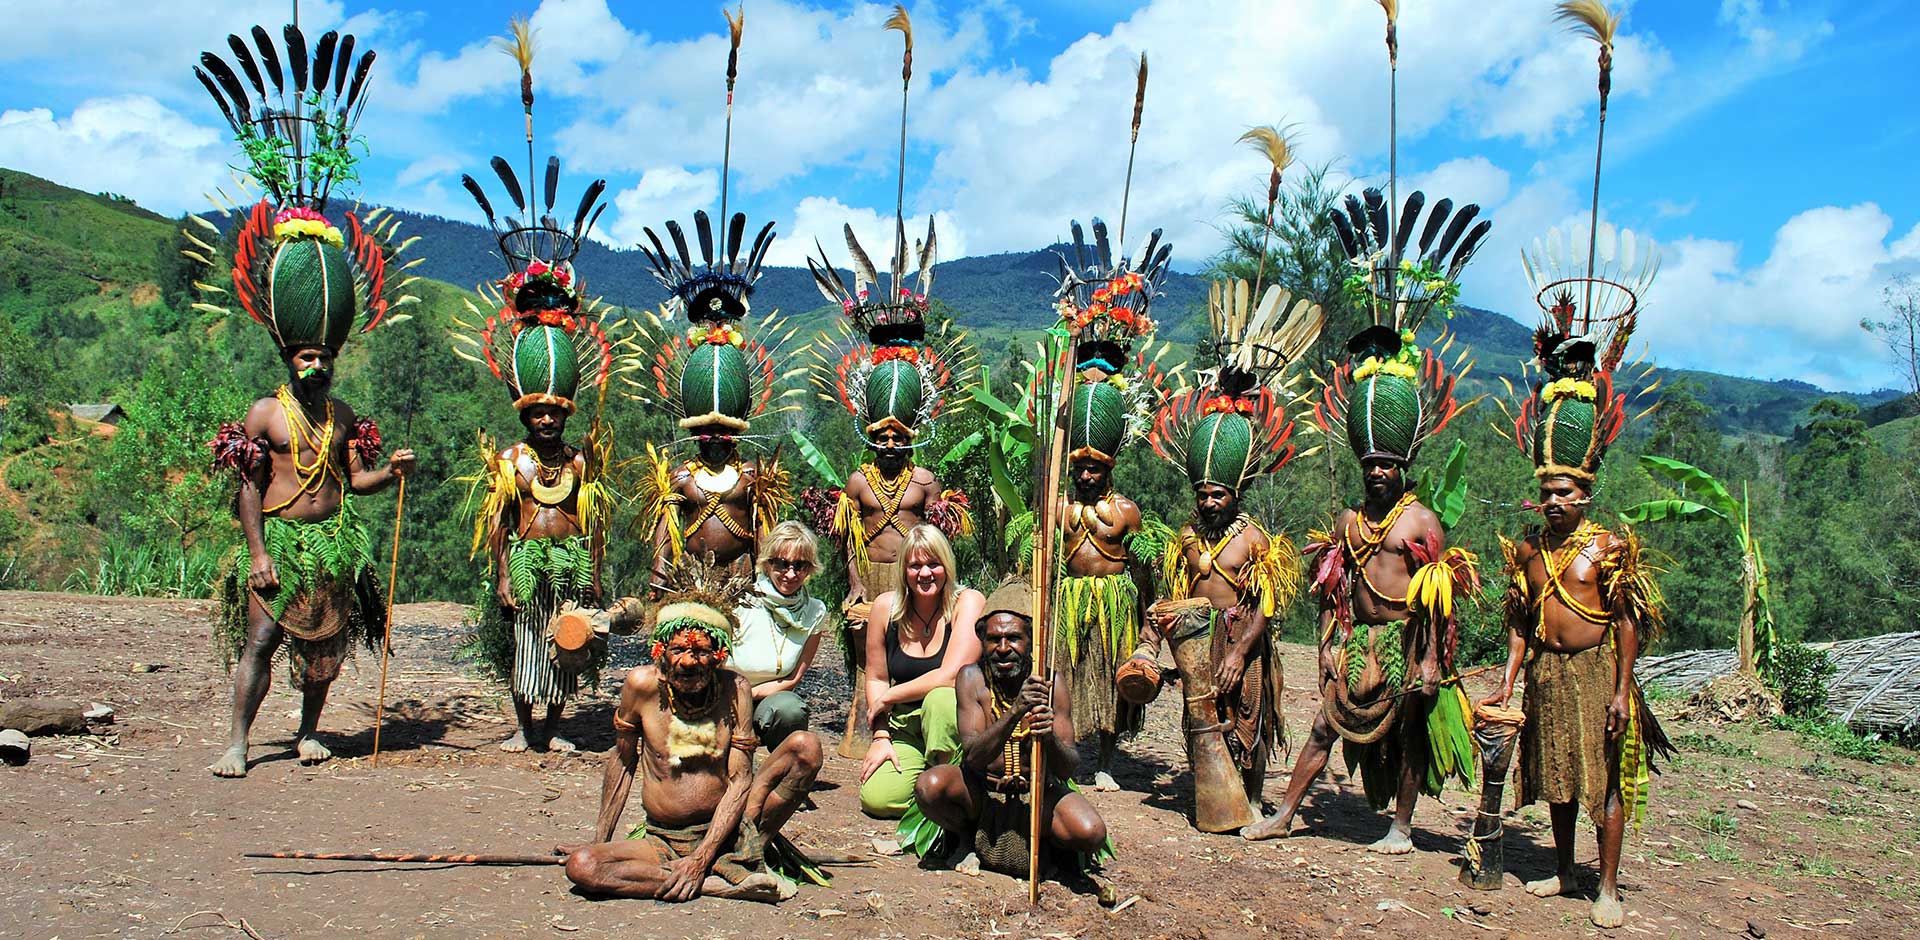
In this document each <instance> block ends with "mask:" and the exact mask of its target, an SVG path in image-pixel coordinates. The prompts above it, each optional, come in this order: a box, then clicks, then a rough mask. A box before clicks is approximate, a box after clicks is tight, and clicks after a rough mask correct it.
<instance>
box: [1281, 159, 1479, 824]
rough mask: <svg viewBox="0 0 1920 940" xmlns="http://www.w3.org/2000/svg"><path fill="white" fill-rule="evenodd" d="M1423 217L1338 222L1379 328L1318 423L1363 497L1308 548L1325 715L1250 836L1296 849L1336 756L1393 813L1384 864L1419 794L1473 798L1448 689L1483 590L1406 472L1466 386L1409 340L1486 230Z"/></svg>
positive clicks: (1326, 401) (1453, 694) (1339, 373)
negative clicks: (1311, 793)
mask: <svg viewBox="0 0 1920 940" xmlns="http://www.w3.org/2000/svg"><path fill="white" fill-rule="evenodd" d="M1425 201H1426V197H1425V195H1424V194H1422V193H1418V192H1416V193H1413V194H1411V195H1410V196H1408V197H1407V201H1406V204H1405V207H1404V209H1403V211H1402V212H1401V213H1400V216H1399V221H1398V225H1399V226H1400V229H1401V231H1402V232H1403V233H1405V234H1404V235H1403V236H1402V237H1401V238H1399V239H1397V240H1390V239H1388V238H1386V237H1384V231H1385V230H1384V228H1381V229H1376V228H1375V226H1374V224H1373V220H1374V219H1375V218H1376V217H1378V218H1384V203H1385V198H1384V197H1383V196H1382V195H1381V193H1380V191H1379V190H1368V191H1367V192H1366V194H1365V198H1364V200H1362V199H1361V198H1359V197H1350V198H1349V203H1348V206H1347V208H1346V211H1345V212H1344V213H1342V212H1336V213H1335V214H1334V216H1333V218H1334V220H1335V221H1334V225H1335V229H1336V231H1337V232H1338V233H1339V235H1340V237H1341V239H1342V247H1343V248H1344V249H1346V250H1347V254H1348V256H1349V257H1350V258H1351V259H1353V263H1354V265H1355V266H1356V267H1357V268H1361V269H1364V271H1365V276H1364V277H1363V278H1362V279H1361V280H1362V282H1363V283H1364V288H1363V289H1359V290H1356V293H1360V294H1361V296H1359V297H1356V298H1354V299H1355V300H1356V301H1358V302H1360V303H1362V304H1364V305H1365V306H1367V307H1368V308H1370V309H1371V310H1372V311H1373V313H1374V325H1372V326H1370V327H1368V328H1367V329H1365V330H1362V331H1361V332H1360V333H1358V334H1356V335H1355V336H1354V337H1353V338H1352V339H1351V340H1349V341H1348V343H1347V362H1346V363H1345V364H1343V365H1342V366H1340V367H1339V368H1338V369H1336V370H1335V371H1334V374H1333V377H1332V380H1331V381H1329V382H1328V383H1327V385H1326V387H1325V388H1324V389H1323V391H1322V393H1321V395H1320V400H1319V401H1317V402H1316V403H1315V405H1314V417H1315V420H1316V421H1317V422H1318V424H1319V425H1320V427H1321V429H1322V430H1324V431H1326V432H1327V434H1328V436H1329V437H1333V436H1336V435H1339V434H1340V433H1342V432H1344V434H1345V436H1346V439H1347V444H1348V446H1349V447H1350V448H1351V449H1352V450H1353V456H1354V459H1355V460H1357V461H1359V463H1360V469H1361V479H1362V483H1363V486H1364V493H1365V496H1364V499H1363V500H1362V501H1361V502H1360V504H1359V505H1357V506H1353V507H1350V508H1347V509H1345V510H1343V511H1342V512H1341V513H1340V514H1339V516H1338V517H1337V518H1336V519H1335V520H1334V523H1333V527H1332V531H1331V532H1316V533H1314V534H1313V544H1312V545H1309V546H1308V552H1309V554H1310V556H1311V557H1312V558H1313V561H1312V563H1311V565H1310V568H1309V570H1310V571H1311V572H1312V579H1311V580H1312V591H1313V594H1314V595H1315V597H1316V598H1317V599H1318V600H1319V602H1320V629H1319V636H1320V657H1319V670H1318V677H1317V678H1318V685H1319V688H1320V706H1321V707H1320V712H1319V714H1317V715H1315V716H1314V720H1313V729H1312V731H1311V732H1310V736H1309V738H1308V739H1307V744H1306V746H1305V747H1304V748H1302V749H1301V751H1300V758H1299V760H1298V762H1296V763H1295V765H1294V769H1293V777H1292V779H1291V780H1290V781H1289V782H1288V784H1287V793H1286V797H1285V798H1284V799H1283V800H1282V801H1281V803H1280V808H1279V810H1278V811H1277V812H1275V813H1274V814H1273V815H1272V816H1271V817H1269V818H1267V819H1266V820H1264V821H1262V822H1261V823H1260V824H1259V825H1257V826H1253V827H1250V828H1249V829H1247V831H1246V832H1245V835H1246V837H1247V838H1249V839H1267V838H1275V837H1282V836H1285V835H1287V834H1288V830H1289V828H1290V827H1291V825H1292V823H1293V817H1294V814H1295V813H1297V812H1298V811H1299V809H1300V803H1301V801H1302V800H1303V799H1305V798H1306V794H1307V790H1308V788H1310V787H1311V786H1312V785H1313V782H1314V780H1315V779H1317V778H1318V777H1319V776H1320V772H1321V771H1322V770H1324V769H1325V768H1326V765H1327V758H1328V757H1329V756H1330V754H1331V753H1332V749H1333V744H1334V742H1335V741H1336V740H1344V741H1345V742H1346V743H1345V750H1346V757H1347V766H1348V768H1349V770H1357V771H1358V772H1359V775H1360V778H1361V780H1362V782H1363V784H1364V788H1365V790H1366V794H1367V801H1368V802H1369V803H1371V804H1372V805H1373V807H1374V808H1375V809H1384V808H1385V807H1386V806H1387V803H1388V802H1389V801H1392V802H1393V803H1394V810H1395V811H1394V817H1393V823H1392V824H1391V825H1390V826H1389V827H1388V829H1387V834H1386V835H1385V836H1383V837H1381V839H1380V840H1379V841H1377V842H1375V843H1373V844H1372V845H1371V846H1369V848H1370V849H1371V850H1372V851H1375V852H1381V853H1385V854H1388V855H1400V854H1404V853H1407V852H1411V851H1413V838H1412V833H1413V807H1414V801H1415V800H1417V799H1418V798H1419V794H1420V793H1422V792H1425V793H1428V794H1429V795H1438V794H1439V793H1440V788H1441V786H1442V785H1443V784H1444V783H1445V782H1446V780H1447V779H1448V778H1449V777H1453V778H1456V779H1458V780H1459V781H1460V782H1461V784H1462V785H1466V784H1470V783H1471V782H1472V781H1471V776H1472V767H1471V762H1472V760H1473V745H1472V741H1471V739H1470V737H1469V734H1468V729H1467V721H1466V713H1467V701H1466V694H1465V693H1464V692H1463V691H1461V689H1460V685H1459V682H1458V681H1457V680H1449V679H1447V678H1446V677H1447V676H1448V675H1450V674H1451V672H1452V670H1453V653H1454V647H1455V645H1456V642H1457V637H1458V627H1457V625H1456V623H1455V620H1454V616H1453V593H1454V591H1455V590H1456V589H1458V590H1461V591H1464V592H1467V593H1469V594H1473V593H1476V592H1477V591H1478V590H1479V575H1478V574H1477V573H1476V572H1475V570H1474V563H1475V561H1476V559H1475V558H1474V556H1473V555H1472V554H1471V553H1468V552H1467V551H1466V550H1464V549H1461V548H1457V547H1455V548H1449V547H1448V546H1447V536H1446V525H1447V520H1443V519H1442V518H1441V517H1440V516H1439V515H1437V514H1436V513H1435V511H1434V509H1433V508H1431V507H1428V506H1426V505H1423V504H1422V503H1421V502H1420V500H1419V499H1418V498H1416V496H1415V494H1414V488H1413V484H1412V481H1411V480H1409V479H1408V478H1407V471H1408V469H1409V467H1410V466H1411V465H1412V463H1413V461H1414V458H1415V457H1417V456H1418V455H1419V452H1420V448H1421V446H1422V445H1423V444H1424V443H1425V442H1426V441H1427V439H1428V438H1430V437H1432V436H1433V435H1434V434H1435V433H1437V432H1438V431H1440V429H1442V428H1444V427H1446V425H1447V423H1448V422H1449V421H1451V420H1453V418H1454V416H1455V415H1456V414H1458V413H1459V412H1460V410H1461V406H1460V404H1459V402H1457V401H1456V400H1455V399H1454V395H1453V390H1454V385H1455V383H1456V382H1457V381H1458V379H1459V376H1460V375H1463V374H1465V369H1464V368H1462V362H1461V360H1464V359H1465V354H1464V352H1463V353H1462V354H1461V356H1459V357H1457V358H1456V361H1455V363H1454V373H1455V374H1450V373H1449V371H1448V369H1447V366H1446V364H1445V362H1444V360H1443V359H1442V358H1441V356H1442V353H1443V352H1444V349H1442V350H1429V349H1422V348H1421V347H1420V346H1419V345H1417V343H1416V341H1415V337H1416V334H1417V333H1418V331H1419V329H1420V326H1421V322H1422V321H1423V320H1424V319H1425V318H1426V317H1427V315H1428V314H1429V313H1430V312H1432V311H1433V310H1434V309H1435V308H1436V307H1438V308H1440V310H1441V311H1442V312H1443V313H1444V314H1445V315H1447V316H1451V315H1452V312H1451V309H1450V300H1451V297H1452V296H1453V292H1454V288H1453V286H1452V285H1453V284H1454V282H1455V281H1456V279H1457V278H1458V276H1459V273H1460V271H1461V269H1462V268H1464V267H1465V266H1466V264H1467V262H1468V261H1469V260H1470V259H1471V257H1472V255H1473V250H1474V248H1476V247H1478V245H1479V243H1480V241H1481V240H1482V239H1483V238H1484V237H1485V235H1486V232H1487V230H1488V229H1489V228H1491V223H1490V222H1487V221H1485V220H1482V221H1481V222H1480V223H1479V225H1477V226H1475V227H1473V228H1472V229H1468V228H1467V225H1466V223H1467V222H1468V221H1470V220H1471V219H1473V217H1474V216H1475V215H1477V214H1478V213H1479V207H1478V206H1471V205H1470V206H1466V207H1463V208H1461V209H1460V211H1459V212H1458V213H1453V212H1452V211H1451V209H1452V202H1451V200H1445V199H1443V200H1441V201H1440V202H1439V203H1437V204H1436V205H1435V206H1434V207H1433V211H1432V212H1430V213H1429V214H1428V216H1427V218H1426V219H1424V220H1423V219H1421V218H1420V209H1421V208H1422V206H1423V205H1424V204H1425ZM1449 215H1451V216H1452V217H1453V222H1454V223H1455V224H1454V225H1453V226H1451V227H1450V228H1448V229H1446V231H1447V234H1446V235H1445V236H1444V237H1441V238H1440V239H1439V240H1438V242H1437V243H1436V242H1433V241H1430V240H1421V241H1413V240H1412V239H1411V235H1412V233H1413V232H1414V231H1417V230H1420V229H1421V228H1423V227H1424V229H1425V230H1426V231H1427V232H1431V233H1439V232H1441V231H1442V229H1443V226H1444V225H1445V223H1446V222H1447V221H1448V216H1449ZM1456 240H1457V241H1458V242H1459V244H1458V245H1456V244H1455V242H1456ZM1408 248H1412V249H1413V250H1414V251H1415V252H1416V253H1417V257H1416V258H1411V259H1408V261H1407V263H1406V265H1404V266H1403V265H1402V264H1400V263H1398V261H1397V260H1396V259H1395V258H1394V257H1393V251H1395V250H1401V251H1404V250H1406V249H1408ZM1416 271H1417V272H1421V273H1420V274H1419V275H1417V276H1416V275H1415V274H1413V273H1412V272H1416ZM1388 272H1392V274H1389V273H1388ZM1360 287H1361V284H1356V288H1360Z"/></svg>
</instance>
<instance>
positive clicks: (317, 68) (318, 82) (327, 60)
mask: <svg viewBox="0 0 1920 940" xmlns="http://www.w3.org/2000/svg"><path fill="white" fill-rule="evenodd" d="M339 41H340V34H339V33H338V32H335V31H333V30H327V34H326V35H324V36H321V37H320V42H319V43H318V44H316V45H315V46H314V47H313V89H314V90H315V91H320V92H324V91H326V90H327V78H328V76H330V75H331V74H332V73H333V48H334V46H335V44H337V43H339Z"/></svg>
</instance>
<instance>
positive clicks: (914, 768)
mask: <svg viewBox="0 0 1920 940" xmlns="http://www.w3.org/2000/svg"><path fill="white" fill-rule="evenodd" d="M887 728H888V730H889V731H891V732H892V733H893V754H894V757H895V758H896V759H897V760H898V761H899V764H900V766H898V767H895V766H894V765H893V764H890V763H889V764H881V765H880V769H879V770H876V771H874V772H873V776H871V777H868V778H867V782H865V783H863V784H861V785H860V810H861V812H864V813H866V814H867V815H868V816H872V817H874V818H875V819H898V818H900V816H901V815H902V814H904V813H905V812H906V811H907V807H909V806H912V805H913V785H914V784H915V783H916V782H918V781H919V779H920V773H921V772H922V771H924V770H926V769H927V768H928V767H930V766H933V765H935V764H945V763H950V762H951V761H952V758H953V755H954V754H956V753H958V752H959V750H960V726H959V718H958V711H957V708H956V700H955V699H954V697H953V687H952V686H942V687H941V688H937V689H934V690H933V691H931V692H928V693H927V697H926V698H924V699H922V700H921V701H920V704H919V705H917V706H913V707H911V708H898V707H896V708H894V709H893V710H892V712H891V713H890V714H889V715H888V716H887Z"/></svg>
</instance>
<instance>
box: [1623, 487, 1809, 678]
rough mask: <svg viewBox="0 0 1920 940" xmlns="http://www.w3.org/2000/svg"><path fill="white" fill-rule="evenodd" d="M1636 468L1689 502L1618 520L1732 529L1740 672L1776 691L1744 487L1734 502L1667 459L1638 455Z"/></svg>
mask: <svg viewBox="0 0 1920 940" xmlns="http://www.w3.org/2000/svg"><path fill="white" fill-rule="evenodd" d="M1640 466H1642V467H1644V468H1645V469H1646V470H1647V472H1649V473H1652V474H1658V475H1659V476H1662V477H1665V478H1667V479H1668V480H1671V481H1673V482H1674V483H1675V484H1677V485H1678V486H1679V487H1680V489H1681V491H1682V492H1684V493H1686V494H1687V495H1688V496H1692V497H1694V498H1693V499H1687V498H1683V497H1670V498H1666V499H1655V500H1648V501H1647V502H1643V503H1640V504H1639V505H1637V506H1633V507H1631V508H1629V509H1627V510H1626V511H1625V512H1622V513H1621V514H1620V518H1622V519H1624V520H1626V521H1627V522H1633V523H1638V522H1661V521H1667V520H1673V521H1679V522H1689V521H1694V520H1699V519H1719V520H1720V521H1722V522H1725V523H1727V525H1728V526H1730V527H1731V528H1732V530H1733V535H1734V539H1735V542H1736V543H1737V544H1738V545H1739V546H1740V556H1741V557H1740V588H1741V590H1742V592H1744V594H1745V601H1744V603H1743V604H1742V605H1741V610H1740V671H1741V672H1744V673H1747V674H1749V675H1755V674H1757V675H1759V676H1760V677H1762V678H1763V679H1765V680H1766V682H1767V684H1768V685H1769V686H1771V687H1774V688H1778V687H1779V680H1780V676H1779V650H1780V638H1779V634H1778V632H1777V631H1776V630H1775V627H1774V619H1773V602H1772V601H1771V600H1770V599H1769V598H1768V596H1767V595H1768V586H1769V585H1768V581H1767V560H1766V556H1765V555H1764V554H1763V553H1762V552H1761V550H1760V540H1759V539H1758V538H1755V537H1754V534H1753V511H1752V500H1751V497H1749V496H1748V495H1747V492H1746V488H1745V487H1744V486H1743V487H1742V488H1741V498H1740V499H1737V500H1736V499H1734V498H1733V494H1731V493H1729V492H1727V488H1726V487H1725V486H1722V485H1721V484H1720V481H1719V480H1716V479H1714V478H1713V475H1712V474H1710V473H1707V472H1706V471H1705V470H1701V469H1700V468H1699V467H1696V466H1694V465H1692V464H1690V463H1686V462H1684V461H1680V460H1674V459H1673V458H1671V457H1660V456H1656V455H1654V454H1641V455H1640ZM1756 670H1757V671H1756Z"/></svg>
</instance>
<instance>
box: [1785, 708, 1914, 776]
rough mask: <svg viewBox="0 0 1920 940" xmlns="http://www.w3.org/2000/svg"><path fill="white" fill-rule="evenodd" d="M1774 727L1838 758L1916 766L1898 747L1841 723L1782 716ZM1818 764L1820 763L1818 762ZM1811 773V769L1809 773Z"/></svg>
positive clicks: (1910, 757)
mask: <svg viewBox="0 0 1920 940" xmlns="http://www.w3.org/2000/svg"><path fill="white" fill-rule="evenodd" d="M1773 726H1774V727H1775V728H1779V729H1781V730H1783V731H1791V732H1793V733H1795V734H1797V735H1799V736H1800V739H1801V741H1803V742H1805V743H1806V744H1808V745H1809V746H1815V745H1817V746H1819V747H1820V748H1822V749H1824V750H1826V751H1827V752H1828V753H1831V754H1833V755H1834V756H1836V757H1844V758H1847V759H1849V760H1857V761H1864V762H1866V763H1869V764H1902V765H1905V764H1912V763H1913V757H1912V756H1911V755H1909V754H1905V753H1902V752H1901V751H1900V750H1899V749H1898V748H1897V747H1894V746H1890V745H1888V744H1887V743H1886V742H1884V741H1882V740H1880V739H1879V738H1871V737H1866V736H1864V735H1861V734H1858V733H1856V732H1855V731H1854V730H1853V729H1852V728H1849V727H1847V726H1846V725H1844V724H1842V723H1840V722H1837V721H1825V720H1821V719H1817V718H1796V717H1794V716H1792V715H1781V716H1779V717H1776V718H1774V719H1773ZM1816 763H1818V760H1817V759H1816ZM1811 769H1812V768H1811V767H1809V770H1811ZM1816 776H1818V774H1816Z"/></svg>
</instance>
